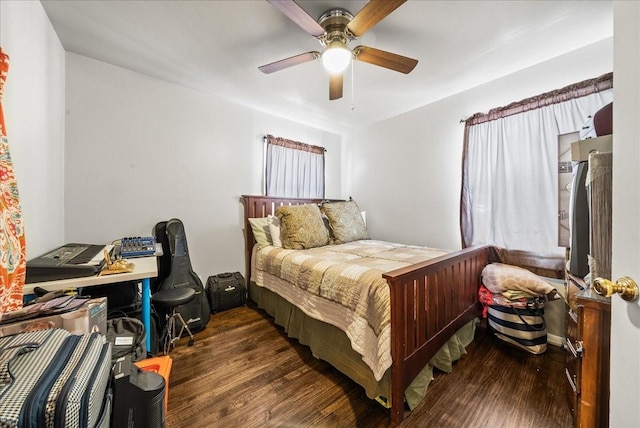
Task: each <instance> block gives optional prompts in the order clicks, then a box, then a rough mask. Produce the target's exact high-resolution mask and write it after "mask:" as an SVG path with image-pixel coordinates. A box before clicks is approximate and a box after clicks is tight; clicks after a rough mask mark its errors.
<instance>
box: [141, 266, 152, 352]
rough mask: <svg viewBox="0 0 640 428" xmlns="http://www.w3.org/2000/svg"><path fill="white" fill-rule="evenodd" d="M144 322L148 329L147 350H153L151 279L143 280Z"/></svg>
mask: <svg viewBox="0 0 640 428" xmlns="http://www.w3.org/2000/svg"><path fill="white" fill-rule="evenodd" d="M142 323H143V324H144V328H145V330H146V333H147V334H146V336H147V352H150V351H151V280H150V279H149V278H144V279H143V280H142Z"/></svg>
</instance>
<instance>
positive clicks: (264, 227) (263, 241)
mask: <svg viewBox="0 0 640 428" xmlns="http://www.w3.org/2000/svg"><path fill="white" fill-rule="evenodd" d="M249 224H250V225H251V230H252V231H253V237H254V238H255V240H256V243H257V244H258V247H261V248H262V247H265V246H267V245H271V232H270V230H269V223H268V221H267V218H266V217H263V218H250V219H249Z"/></svg>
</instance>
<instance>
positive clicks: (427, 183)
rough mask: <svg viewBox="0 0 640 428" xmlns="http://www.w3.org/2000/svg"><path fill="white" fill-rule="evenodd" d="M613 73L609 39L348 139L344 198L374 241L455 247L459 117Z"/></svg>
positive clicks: (457, 244)
mask: <svg viewBox="0 0 640 428" xmlns="http://www.w3.org/2000/svg"><path fill="white" fill-rule="evenodd" d="M612 69H613V40H612V39H607V40H604V41H601V42H598V43H595V44H593V45H590V46H587V47H585V48H582V49H580V50H578V51H575V52H572V53H569V54H566V55H563V56H561V57H558V58H555V59H552V60H550V61H547V62H545V63H542V64H538V65H536V66H534V67H531V68H528V69H525V70H522V71H519V72H517V73H514V74H512V75H509V76H506V77H503V78H501V79H498V80H495V81H493V82H489V83H487V84H484V85H482V86H479V87H476V88H473V89H471V90H468V91H465V92H462V93H459V94H457V95H454V96H451V97H449V98H446V99H444V100H441V101H438V102H436V103H433V104H431V105H428V106H425V107H422V108H419V109H416V110H413V111H410V112H408V113H405V114H403V115H400V116H398V117H395V118H392V119H389V120H386V121H383V122H379V123H377V124H375V125H373V126H372V127H370V128H368V129H365V130H361V131H359V132H354V133H352V134H350V135H347V136H345V138H344V140H343V147H344V152H345V154H344V158H343V165H344V168H345V171H348V174H347V173H345V174H344V175H345V193H346V194H347V195H350V196H352V197H353V198H354V199H355V200H356V202H358V204H359V206H360V208H361V209H363V210H366V211H367V226H368V228H369V231H370V232H371V235H372V236H373V237H374V238H376V239H383V240H393V241H396V242H405V243H410V244H418V245H430V246H434V247H438V248H446V249H458V248H460V246H461V240H460V229H459V218H460V217H459V206H460V199H459V198H460V182H461V160H462V139H463V133H464V125H463V124H461V123H460V120H461V119H465V118H467V117H469V116H471V115H472V114H474V113H476V112H486V111H487V110H489V109H490V108H493V107H499V106H502V105H506V104H508V103H510V102H513V101H518V100H520V99H524V98H527V97H530V96H534V95H537V94H540V93H543V92H546V91H550V90H553V89H556V88H561V87H563V86H566V85H568V84H571V83H575V82H579V81H581V80H585V79H588V78H592V77H597V76H600V75H602V74H605V73H607V72H610V71H612ZM585 120H586V118H585Z"/></svg>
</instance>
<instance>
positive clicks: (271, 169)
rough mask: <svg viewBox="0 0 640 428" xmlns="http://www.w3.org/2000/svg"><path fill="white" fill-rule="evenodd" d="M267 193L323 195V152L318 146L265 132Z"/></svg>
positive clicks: (303, 196) (311, 196)
mask: <svg viewBox="0 0 640 428" xmlns="http://www.w3.org/2000/svg"><path fill="white" fill-rule="evenodd" d="M265 141H266V146H267V147H266V156H265V159H266V165H265V189H266V195H267V196H282V197H290V198H318V199H322V198H324V152H325V149H324V148H323V147H319V146H312V145H310V144H305V143H300V142H298V141H292V140H287V139H284V138H279V137H274V136H272V135H267V136H266V137H265Z"/></svg>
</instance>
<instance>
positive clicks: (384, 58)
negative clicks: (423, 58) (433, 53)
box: [353, 46, 418, 74]
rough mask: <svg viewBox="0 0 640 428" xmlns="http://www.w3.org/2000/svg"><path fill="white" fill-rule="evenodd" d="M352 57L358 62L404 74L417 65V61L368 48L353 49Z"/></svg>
mask: <svg viewBox="0 0 640 428" xmlns="http://www.w3.org/2000/svg"><path fill="white" fill-rule="evenodd" d="M353 57H354V58H355V59H357V60H358V61H363V62H368V63H369V64H373V65H378V66H380V67H385V68H388V69H389V70H394V71H399V72H400V73H404V74H409V73H411V71H412V70H413V69H414V68H415V66H416V65H417V64H418V60H417V59H413V58H408V57H406V56H402V55H398V54H394V53H391V52H387V51H383V50H380V49H376V48H371V47H368V46H358V47H356V48H354V49H353Z"/></svg>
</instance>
